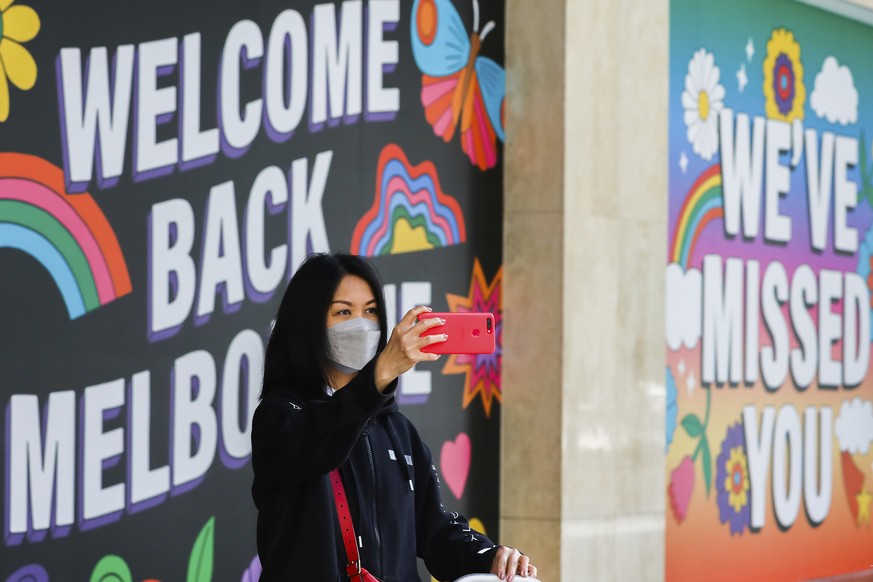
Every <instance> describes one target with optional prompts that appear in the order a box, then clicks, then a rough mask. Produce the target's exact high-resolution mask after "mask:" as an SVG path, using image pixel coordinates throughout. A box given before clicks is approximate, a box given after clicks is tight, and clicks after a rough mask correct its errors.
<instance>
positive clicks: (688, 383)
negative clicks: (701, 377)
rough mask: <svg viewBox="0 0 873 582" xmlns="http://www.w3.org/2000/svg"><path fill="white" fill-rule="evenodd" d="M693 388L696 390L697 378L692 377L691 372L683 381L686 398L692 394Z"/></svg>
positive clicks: (692, 371) (692, 372) (692, 373)
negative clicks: (686, 393)
mask: <svg viewBox="0 0 873 582" xmlns="http://www.w3.org/2000/svg"><path fill="white" fill-rule="evenodd" d="M695 388H697V377H696V376H695V375H694V370H691V373H690V374H688V378H686V379H685V389H686V391H687V392H688V396H691V395H692V394H694V389H695Z"/></svg>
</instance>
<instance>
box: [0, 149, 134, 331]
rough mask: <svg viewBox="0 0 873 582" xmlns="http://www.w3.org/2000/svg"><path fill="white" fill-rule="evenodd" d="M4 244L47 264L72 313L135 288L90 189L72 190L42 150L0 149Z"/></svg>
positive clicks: (1, 242) (0, 225)
mask: <svg viewBox="0 0 873 582" xmlns="http://www.w3.org/2000/svg"><path fill="white" fill-rule="evenodd" d="M0 248H12V249H18V250H20V251H22V252H24V253H26V254H28V255H30V256H32V257H33V258H34V259H36V260H37V261H39V263H40V264H42V266H43V267H44V268H45V269H46V270H47V271H48V273H49V274H50V275H51V277H52V279H53V281H54V283H55V285H56V286H57V288H58V290H59V291H60V294H61V297H62V298H63V301H64V305H65V306H66V308H67V313H68V314H69V316H70V319H76V318H78V317H81V316H82V315H84V314H85V313H87V312H89V311H93V310H94V309H97V308H98V307H100V306H101V305H106V304H107V303H109V302H111V301H114V300H115V299H118V298H119V297H121V296H123V295H127V294H128V293H130V292H131V290H132V286H131V282H130V275H129V273H128V270H127V264H126V263H125V260H124V256H123V255H122V253H121V248H120V247H119V245H118V239H117V238H116V236H115V232H114V231H113V230H112V227H111V226H110V225H109V222H108V221H107V220H106V216H105V215H104V214H103V211H102V210H100V207H99V206H97V203H96V202H95V201H94V199H93V198H92V197H91V195H90V194H88V193H87V192H85V193H82V194H67V192H66V188H65V186H64V174H63V171H62V170H61V169H60V168H58V167H57V166H55V165H53V164H51V163H49V162H47V161H46V160H43V159H42V158H39V157H37V156H33V155H28V154H21V153H0Z"/></svg>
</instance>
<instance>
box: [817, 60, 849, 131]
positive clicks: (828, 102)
mask: <svg viewBox="0 0 873 582" xmlns="http://www.w3.org/2000/svg"><path fill="white" fill-rule="evenodd" d="M809 105H810V107H812V109H813V111H815V114H816V115H818V116H819V117H822V118H824V119H827V120H828V121H829V122H831V123H839V124H840V125H848V124H850V123H855V122H856V121H858V90H857V89H856V88H855V81H854V79H853V78H852V71H851V70H849V67H846V66H844V65H840V63H839V62H838V61H837V59H836V58H835V57H832V56H831V57H827V58H826V59H825V60H824V63H823V64H822V67H821V71H819V73H818V74H817V75H816V76H815V89H813V91H812V95H810V98H809Z"/></svg>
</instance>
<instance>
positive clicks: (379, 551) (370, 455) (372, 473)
mask: <svg viewBox="0 0 873 582" xmlns="http://www.w3.org/2000/svg"><path fill="white" fill-rule="evenodd" d="M368 424H369V423H368ZM364 444H366V445H367V459H368V460H369V461H370V480H371V481H372V483H373V495H372V497H371V499H372V501H371V503H370V508H371V509H372V513H373V537H375V538H376V569H377V571H378V572H381V571H382V537H381V536H380V535H379V523H378V521H377V516H376V495H377V493H378V491H377V489H376V463H375V461H374V460H373V447H372V446H371V445H370V431H369V430H368V429H366V428H365V429H364Z"/></svg>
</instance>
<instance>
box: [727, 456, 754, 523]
mask: <svg viewBox="0 0 873 582" xmlns="http://www.w3.org/2000/svg"><path fill="white" fill-rule="evenodd" d="M725 470H726V471H727V476H726V477H725V478H724V488H725V491H727V492H728V503H729V504H730V506H731V507H732V508H733V510H734V511H736V512H738V513H739V511H740V510H741V509H742V508H743V507H744V506H745V505H746V503H747V502H748V496H747V495H748V492H749V488H750V486H749V467H748V465H747V463H746V455H745V453H744V452H743V448H742V447H734V448H732V449H731V454H730V458H728V460H727V461H726V462H725Z"/></svg>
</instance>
